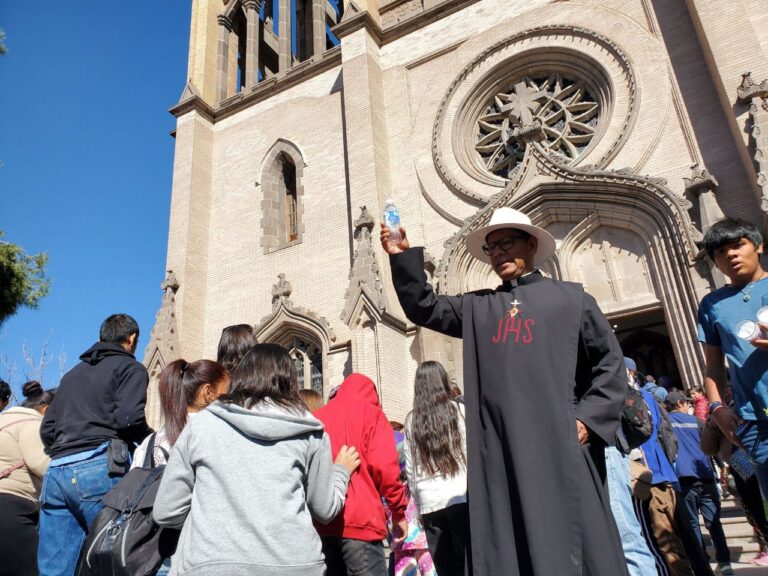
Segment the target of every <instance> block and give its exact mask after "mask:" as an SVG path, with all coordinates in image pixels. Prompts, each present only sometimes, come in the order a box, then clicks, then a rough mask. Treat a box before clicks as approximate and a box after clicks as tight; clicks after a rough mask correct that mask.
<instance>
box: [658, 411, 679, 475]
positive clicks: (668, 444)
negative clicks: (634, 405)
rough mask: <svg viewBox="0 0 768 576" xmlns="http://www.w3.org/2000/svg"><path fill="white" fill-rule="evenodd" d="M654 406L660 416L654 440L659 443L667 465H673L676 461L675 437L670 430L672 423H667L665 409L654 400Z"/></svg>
mask: <svg viewBox="0 0 768 576" xmlns="http://www.w3.org/2000/svg"><path fill="white" fill-rule="evenodd" d="M656 404H657V405H658V407H659V414H661V420H660V421H659V428H658V430H657V431H656V438H657V439H658V441H659V446H661V449H662V450H664V454H666V456H667V460H669V463H670V464H674V463H675V460H677V436H676V435H675V431H674V430H673V429H672V423H671V422H670V421H669V414H667V410H666V408H664V406H662V404H661V402H659V401H658V400H656Z"/></svg>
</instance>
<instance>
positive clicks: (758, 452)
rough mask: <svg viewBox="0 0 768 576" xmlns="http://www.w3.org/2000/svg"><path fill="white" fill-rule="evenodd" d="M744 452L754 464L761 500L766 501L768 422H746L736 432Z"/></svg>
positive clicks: (767, 485) (767, 489)
mask: <svg viewBox="0 0 768 576" xmlns="http://www.w3.org/2000/svg"><path fill="white" fill-rule="evenodd" d="M736 436H738V437H739V440H741V443H742V445H743V446H744V451H745V452H746V453H747V456H749V458H750V459H751V460H752V462H754V464H755V475H756V476H757V482H758V483H759V484H760V492H762V493H763V500H768V422H764V421H763V420H748V421H746V422H744V424H742V425H741V426H740V427H739V429H738V430H737V431H736Z"/></svg>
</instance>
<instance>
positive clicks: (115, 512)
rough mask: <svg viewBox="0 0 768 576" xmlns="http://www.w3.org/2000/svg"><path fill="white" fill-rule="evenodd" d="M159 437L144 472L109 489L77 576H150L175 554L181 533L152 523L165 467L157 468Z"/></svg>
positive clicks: (149, 451)
mask: <svg viewBox="0 0 768 576" xmlns="http://www.w3.org/2000/svg"><path fill="white" fill-rule="evenodd" d="M154 448H155V435H154V434H152V437H151V438H150V440H149V446H147V455H146V457H145V459H144V463H143V467H142V468H134V469H133V470H130V471H129V472H128V473H127V474H126V475H125V477H124V478H123V479H122V480H120V482H119V483H118V484H116V485H115V487H114V488H112V490H110V491H109V492H108V493H107V494H106V495H105V496H104V498H102V503H103V504H104V508H103V509H102V510H101V512H99V514H98V515H97V516H96V519H95V520H94V521H93V524H92V525H91V527H90V530H89V531H88V538H87V539H86V541H85V544H83V548H82V550H81V551H80V560H79V565H78V570H77V571H76V573H77V574H78V575H79V576H150V575H152V574H155V572H157V570H158V568H160V566H161V565H162V563H163V560H164V559H165V558H168V557H170V556H171V555H172V554H173V553H174V552H175V551H176V543H177V542H178V539H179V530H176V529H171V528H161V527H160V526H158V525H157V524H155V521H154V520H153V519H152V508H153V506H154V503H155V496H157V490H158V488H159V487H160V479H161V478H162V477H163V472H164V471H165V466H155V465H154V458H153V456H152V454H153V452H154Z"/></svg>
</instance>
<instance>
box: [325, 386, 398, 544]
mask: <svg viewBox="0 0 768 576" xmlns="http://www.w3.org/2000/svg"><path fill="white" fill-rule="evenodd" d="M315 416H317V418H318V419H319V420H320V421H321V422H322V423H323V424H325V430H326V432H328V435H329V436H330V437H331V448H332V449H333V457H334V458H335V457H336V454H338V452H339V450H340V449H341V447H342V446H344V445H346V446H354V447H355V448H357V451H358V453H359V454H360V468H358V469H357V471H356V472H355V474H354V475H353V476H352V479H351V480H350V483H349V492H348V493H347V504H346V506H344V514H343V515H339V516H338V517H337V518H336V519H335V520H334V521H332V522H330V523H329V524H328V525H326V526H320V525H317V526H316V527H317V531H318V532H319V534H320V535H321V536H342V537H344V538H352V539H355V540H364V541H367V542H373V541H375V540H381V539H382V538H385V537H386V536H387V521H386V516H385V513H384V507H383V506H382V504H381V499H382V497H383V498H384V499H385V500H386V502H387V505H388V506H389V509H390V511H391V512H392V520H393V522H395V523H397V522H399V521H400V520H401V519H403V518H404V517H405V508H406V506H407V505H408V500H407V499H406V496H405V488H404V487H403V483H402V482H401V481H400V465H399V462H398V455H397V448H396V446H395V438H394V435H393V434H392V427H391V426H390V425H389V422H388V421H387V417H386V416H385V415H384V412H383V411H382V409H381V406H380V405H379V397H378V396H377V395H376V388H375V387H374V384H373V381H371V379H370V378H368V377H366V376H363V375H362V374H351V375H350V376H349V377H348V378H347V379H346V380H344V382H342V384H341V387H340V388H339V391H338V393H337V394H336V396H334V397H333V399H332V400H331V401H330V402H328V404H326V405H325V406H324V407H322V408H321V409H320V410H317V411H316V412H315Z"/></svg>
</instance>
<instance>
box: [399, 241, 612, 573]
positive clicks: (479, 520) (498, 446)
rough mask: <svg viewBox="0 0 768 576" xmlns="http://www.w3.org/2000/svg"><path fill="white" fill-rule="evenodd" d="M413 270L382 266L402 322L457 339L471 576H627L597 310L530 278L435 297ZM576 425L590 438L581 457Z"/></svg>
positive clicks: (575, 290) (403, 261)
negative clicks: (609, 472) (610, 476)
mask: <svg viewBox="0 0 768 576" xmlns="http://www.w3.org/2000/svg"><path fill="white" fill-rule="evenodd" d="M423 259H424V255H423V251H422V250H421V249H417V248H413V249H410V250H407V251H405V252H403V253H401V254H397V255H394V256H391V257H390V264H391V267H392V278H393V282H394V285H395V290H396V292H397V295H398V298H399V299H400V304H401V306H402V307H403V310H404V311H405V314H406V316H407V317H408V318H409V319H410V320H411V321H412V322H414V323H415V324H417V325H419V326H424V327H426V328H429V329H431V330H436V331H438V332H441V333H443V334H447V335H448V336H453V337H456V338H463V349H464V394H465V399H466V408H467V411H466V418H467V460H468V500H469V511H470V528H471V542H472V566H473V568H474V570H473V571H474V576H486V575H487V576H495V575H504V576H507V575H509V576H516V575H520V576H550V575H551V576H572V575H573V576H576V575H594V576H622V575H626V574H627V567H626V561H625V559H624V556H623V553H622V549H621V542H620V540H619V534H618V531H617V529H616V525H615V522H614V520H613V516H612V514H611V511H610V505H609V501H608V494H607V491H606V489H605V458H604V448H605V446H606V445H612V444H613V442H614V436H615V434H616V430H617V428H618V425H619V413H620V410H621V407H622V405H623V401H624V395H625V391H626V373H625V369H624V361H623V356H622V353H621V349H620V348H619V344H618V342H617V340H616V337H615V336H614V334H613V332H612V330H611V327H610V325H609V324H608V322H607V320H606V319H605V317H604V316H603V315H602V313H601V312H600V310H599V308H598V306H597V303H596V302H595V300H594V299H593V298H592V297H591V296H589V295H588V294H586V293H584V291H583V289H582V287H581V285H579V284H574V283H570V282H558V281H554V280H551V279H549V278H545V277H544V276H542V275H541V274H539V273H538V272H537V273H533V274H529V275H527V276H525V277H523V278H521V279H519V280H518V281H517V283H516V284H517V285H515V286H513V285H511V284H510V283H505V284H504V285H503V286H501V287H499V288H498V289H497V290H481V291H478V292H471V293H468V294H463V295H459V296H442V295H440V296H438V295H436V294H435V293H434V292H433V290H432V287H431V286H430V285H429V284H428V283H427V278H426V275H425V273H424V266H423ZM513 301H516V302H517V306H516V308H517V310H515V311H513V310H512V309H513V308H515V305H514V304H513ZM577 418H578V419H579V420H581V421H582V422H583V423H584V424H585V425H586V426H587V427H588V428H589V429H590V431H591V435H590V442H589V443H588V444H586V445H583V446H582V445H580V444H579V442H578V437H577V433H576V419H577Z"/></svg>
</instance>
